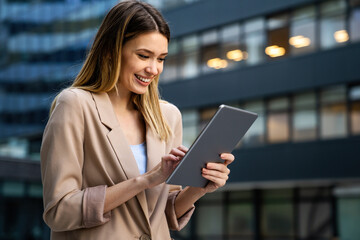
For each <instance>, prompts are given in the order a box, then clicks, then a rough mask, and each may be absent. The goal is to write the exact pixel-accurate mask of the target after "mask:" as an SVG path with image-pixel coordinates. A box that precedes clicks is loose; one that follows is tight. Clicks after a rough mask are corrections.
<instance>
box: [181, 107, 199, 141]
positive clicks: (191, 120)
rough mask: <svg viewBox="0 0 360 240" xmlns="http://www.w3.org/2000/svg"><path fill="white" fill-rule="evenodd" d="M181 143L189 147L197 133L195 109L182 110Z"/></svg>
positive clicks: (197, 121) (197, 117)
mask: <svg viewBox="0 0 360 240" xmlns="http://www.w3.org/2000/svg"><path fill="white" fill-rule="evenodd" d="M182 122H183V145H184V146H186V147H190V146H191V144H192V143H193V142H194V140H195V139H196V137H197V135H198V133H199V132H198V123H199V115H198V113H197V111H196V110H186V111H183V112H182Z"/></svg>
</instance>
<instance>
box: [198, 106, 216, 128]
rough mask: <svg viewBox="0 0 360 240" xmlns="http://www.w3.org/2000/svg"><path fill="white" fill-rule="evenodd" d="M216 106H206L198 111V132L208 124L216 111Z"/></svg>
mask: <svg viewBox="0 0 360 240" xmlns="http://www.w3.org/2000/svg"><path fill="white" fill-rule="evenodd" d="M217 109H218V108H217V107H213V108H206V109H203V110H201V111H200V125H199V132H201V131H202V129H203V128H204V127H205V126H206V124H208V122H209V121H210V119H211V118H212V117H213V116H214V114H215V112H216V111H217Z"/></svg>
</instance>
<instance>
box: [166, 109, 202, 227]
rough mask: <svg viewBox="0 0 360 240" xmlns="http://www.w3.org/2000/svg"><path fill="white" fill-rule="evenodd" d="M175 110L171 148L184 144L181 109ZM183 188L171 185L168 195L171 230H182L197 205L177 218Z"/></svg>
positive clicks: (168, 218)
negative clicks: (177, 205) (178, 203)
mask: <svg viewBox="0 0 360 240" xmlns="http://www.w3.org/2000/svg"><path fill="white" fill-rule="evenodd" d="M172 107H173V109H174V110H173V112H172V113H171V115H172V116H173V117H174V116H175V121H174V122H175V124H174V127H173V129H172V130H173V136H172V142H171V148H176V147H178V146H180V145H182V117H181V113H180V111H179V109H177V108H176V107H175V106H174V105H172ZM181 190H182V187H181V186H177V185H170V191H169V195H168V200H167V204H166V208H165V214H166V218H167V222H168V224H169V228H170V229H171V230H176V231H180V230H181V229H182V228H184V227H185V226H186V224H187V223H188V222H189V220H190V218H191V216H192V214H193V213H194V210H195V206H194V205H192V206H191V207H190V209H189V210H188V211H187V212H186V213H185V214H184V215H183V216H181V217H180V218H176V213H175V200H176V197H177V196H178V194H179V193H180V191H181Z"/></svg>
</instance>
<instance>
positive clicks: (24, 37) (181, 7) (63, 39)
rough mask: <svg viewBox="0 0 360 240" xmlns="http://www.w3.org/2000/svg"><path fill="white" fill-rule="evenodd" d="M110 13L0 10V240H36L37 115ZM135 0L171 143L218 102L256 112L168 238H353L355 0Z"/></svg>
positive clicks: (358, 11)
mask: <svg viewBox="0 0 360 240" xmlns="http://www.w3.org/2000/svg"><path fill="white" fill-rule="evenodd" d="M115 2H116V1H80V0H79V1H60V0H59V1H34V2H28V1H21V0H19V1H5V0H2V1H1V2H0V4H1V5H0V7H1V8H0V13H1V14H0V18H1V28H0V51H1V53H2V54H1V56H0V129H1V131H0V154H2V155H3V156H5V155H6V156H7V157H2V159H1V160H0V164H1V165H0V166H1V169H0V174H1V175H0V202H1V209H0V210H1V214H0V239H24V238H25V236H31V237H32V239H47V238H46V237H47V234H48V230H47V228H46V227H45V226H44V224H43V223H42V222H41V212H40V208H41V204H42V203H41V194H39V192H40V193H41V185H40V176H39V171H38V169H37V167H36V166H38V164H39V162H38V159H39V148H40V142H41V133H42V130H43V127H44V125H45V123H46V119H47V114H48V108H49V104H50V102H51V99H52V98H53V96H54V95H55V93H56V91H58V90H59V89H61V88H63V87H65V86H67V85H68V83H69V82H70V81H72V79H73V78H74V76H75V75H76V73H77V72H78V71H79V67H80V66H81V63H82V61H83V59H84V57H85V54H86V50H87V48H88V46H89V44H91V39H92V37H93V35H94V33H95V32H96V28H97V27H98V26H99V24H100V22H101V19H102V18H103V16H104V14H105V13H106V11H107V10H108V9H109V8H110V7H111V6H112V5H113V4H115ZM148 2H150V3H152V4H154V5H155V6H157V7H159V8H160V9H161V10H162V12H163V13H164V16H165V18H166V19H167V20H168V21H169V24H170V27H171V31H172V40H171V43H170V45H169V55H168V57H167V59H166V62H165V71H164V73H163V74H162V76H161V79H160V90H161V94H162V96H163V98H164V99H166V100H168V101H170V102H172V103H174V104H175V105H177V106H178V107H179V108H180V110H181V112H182V114H183V127H184V144H185V145H187V146H190V144H191V143H192V141H193V140H194V139H195V138H196V136H197V134H198V133H199V132H200V131H201V129H202V128H203V127H204V126H205V125H206V123H207V122H208V121H209V119H210V118H211V116H212V115H213V113H214V112H215V111H216V109H217V107H218V106H219V105H220V104H228V105H232V106H236V107H240V108H243V109H246V110H249V111H253V112H256V113H258V114H259V118H258V119H257V121H256V122H255V124H254V125H253V127H252V128H251V129H250V131H249V132H248V133H247V134H246V136H245V137H244V139H243V140H242V141H241V142H240V143H239V144H238V146H237V147H236V149H235V150H234V152H233V153H234V155H235V156H236V161H235V162H234V163H233V164H232V165H231V166H230V169H231V174H230V179H229V182H228V184H227V185H226V186H225V187H223V188H222V189H220V190H219V191H217V192H215V193H212V194H208V195H207V196H206V197H204V198H203V199H201V200H200V201H199V202H198V203H197V206H196V207H197V210H196V211H195V213H194V215H193V218H192V220H191V222H190V223H189V224H188V225H187V227H186V228H185V229H183V230H182V231H181V232H179V233H176V232H174V233H173V236H174V238H175V239H179V240H180V239H183V240H185V239H186V240H190V239H191V240H195V239H198V240H201V239H213V240H235V239H238V240H272V239H282V240H288V239H289V240H290V239H291V240H305V239H316V240H320V239H321V240H333V239H341V240H344V239H347V240H357V239H360V230H359V228H358V226H357V223H358V222H359V221H360V173H359V170H358V169H360V161H359V160H358V159H359V157H358V156H360V150H359V144H360V67H359V57H360V1H359V0H323V1H321V0H288V1H265V0H257V1H250V0H242V1H237V0H224V1H218V0H197V1H184V0H182V1H180V0H176V1H170V0H149V1H148ZM29 171H30V172H31V173H32V174H29ZM25 202H26V203H29V205H25V204H24V203H25ZM21 205H22V208H18V207H17V206H21ZM11 206H12V207H11ZM34 206H36V207H34ZM29 208H31V209H33V213H31V212H29V213H26V212H27V211H26V210H27V209H29ZM8 209H18V214H13V211H15V210H8ZM20 209H21V210H20ZM36 212H39V213H38V214H39V215H36ZM32 215H36V217H34V219H37V220H36V221H35V220H34V221H33V223H32V224H28V220H27V219H31V216H32ZM9 219H10V220H9ZM9 222H11V224H10V223H9ZM9 226H12V227H13V228H11V227H9ZM15 226H16V227H15ZM27 234H28V235H27ZM29 239H30V237H29Z"/></svg>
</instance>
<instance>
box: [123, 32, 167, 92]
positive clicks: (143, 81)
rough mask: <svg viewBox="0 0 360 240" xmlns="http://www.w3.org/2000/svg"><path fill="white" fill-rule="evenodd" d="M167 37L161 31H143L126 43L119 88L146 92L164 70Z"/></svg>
mask: <svg viewBox="0 0 360 240" xmlns="http://www.w3.org/2000/svg"><path fill="white" fill-rule="evenodd" d="M167 52H168V41H167V38H166V37H165V36H164V35H162V34H161V33H159V32H149V33H143V34H140V35H139V36H137V37H135V38H134V39H131V40H129V41H128V42H126V43H125V45H124V46H123V49H122V56H121V72H120V78H119V88H120V89H123V90H125V89H127V90H128V91H130V92H133V93H136V94H144V93H145V92H146V91H147V87H148V86H149V85H150V83H151V82H152V81H153V80H154V78H155V77H156V76H158V75H159V74H160V73H161V72H162V71H163V66H164V60H165V57H166V55H167Z"/></svg>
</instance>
